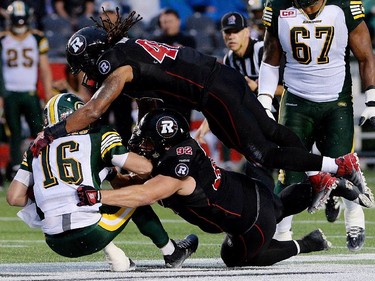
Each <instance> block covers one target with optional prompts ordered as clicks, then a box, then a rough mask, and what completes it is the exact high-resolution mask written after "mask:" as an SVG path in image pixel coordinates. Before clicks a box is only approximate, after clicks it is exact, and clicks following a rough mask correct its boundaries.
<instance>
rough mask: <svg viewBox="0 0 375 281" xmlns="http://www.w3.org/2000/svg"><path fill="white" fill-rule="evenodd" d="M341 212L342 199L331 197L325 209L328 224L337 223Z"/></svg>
mask: <svg viewBox="0 0 375 281" xmlns="http://www.w3.org/2000/svg"><path fill="white" fill-rule="evenodd" d="M340 212H341V208H340V198H339V197H337V196H332V194H331V196H330V197H329V198H328V200H327V203H326V208H325V214H326V218H327V221H328V222H335V221H336V220H337V218H338V217H339V215H340Z"/></svg>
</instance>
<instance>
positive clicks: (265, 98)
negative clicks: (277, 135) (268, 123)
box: [258, 94, 276, 121]
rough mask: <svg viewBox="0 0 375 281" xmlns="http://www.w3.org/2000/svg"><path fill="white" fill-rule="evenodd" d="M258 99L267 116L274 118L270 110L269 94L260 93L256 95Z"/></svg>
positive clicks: (270, 100)
mask: <svg viewBox="0 0 375 281" xmlns="http://www.w3.org/2000/svg"><path fill="white" fill-rule="evenodd" d="M258 101H259V102H260V103H261V104H262V105H263V107H264V109H265V110H266V113H267V115H268V117H269V118H271V119H273V120H275V117H274V116H273V114H272V112H271V108H272V97H271V96H270V95H265V94H261V95H258ZM275 121H276V120H275Z"/></svg>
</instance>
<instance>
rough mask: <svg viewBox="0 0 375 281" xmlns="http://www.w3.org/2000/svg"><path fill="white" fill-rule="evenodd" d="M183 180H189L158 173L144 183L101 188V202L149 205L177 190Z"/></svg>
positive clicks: (130, 205) (134, 205) (181, 186)
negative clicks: (114, 188)
mask: <svg viewBox="0 0 375 281" xmlns="http://www.w3.org/2000/svg"><path fill="white" fill-rule="evenodd" d="M184 181H189V178H187V179H184V180H178V179H175V178H172V177H168V176H163V175H158V176H156V177H154V178H152V179H150V180H148V181H147V182H145V183H144V184H138V185H131V186H128V187H124V188H120V189H116V190H101V191H100V193H101V202H102V203H103V204H108V205H114V206H119V207H132V208H136V207H139V206H144V205H151V204H153V203H155V202H157V201H158V200H161V199H164V198H167V197H169V196H171V195H173V194H174V193H176V192H179V190H180V189H181V188H183V186H184V185H185V183H184Z"/></svg>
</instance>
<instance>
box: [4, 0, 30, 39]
mask: <svg viewBox="0 0 375 281" xmlns="http://www.w3.org/2000/svg"><path fill="white" fill-rule="evenodd" d="M7 13H8V16H9V20H10V27H11V30H12V31H13V32H14V33H15V34H23V33H25V32H26V31H27V30H28V29H29V26H30V23H31V17H32V14H33V9H31V8H30V7H29V6H28V5H27V4H26V3H25V2H23V1H14V2H12V3H11V4H10V5H9V6H8V8H7Z"/></svg>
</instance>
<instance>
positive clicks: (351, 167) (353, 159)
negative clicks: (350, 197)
mask: <svg viewBox="0 0 375 281" xmlns="http://www.w3.org/2000/svg"><path fill="white" fill-rule="evenodd" d="M335 162H336V164H337V166H338V168H337V172H336V177H343V178H345V179H348V180H350V181H351V182H352V183H353V184H354V185H355V186H356V187H358V189H359V191H360V192H361V193H365V192H366V188H368V187H367V183H366V179H365V176H364V175H363V173H362V171H361V168H360V165H359V159H358V156H357V153H349V154H346V155H344V156H341V157H339V158H336V160H335Z"/></svg>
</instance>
